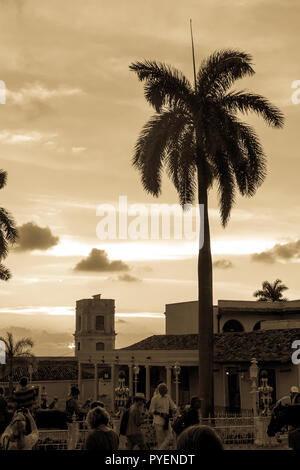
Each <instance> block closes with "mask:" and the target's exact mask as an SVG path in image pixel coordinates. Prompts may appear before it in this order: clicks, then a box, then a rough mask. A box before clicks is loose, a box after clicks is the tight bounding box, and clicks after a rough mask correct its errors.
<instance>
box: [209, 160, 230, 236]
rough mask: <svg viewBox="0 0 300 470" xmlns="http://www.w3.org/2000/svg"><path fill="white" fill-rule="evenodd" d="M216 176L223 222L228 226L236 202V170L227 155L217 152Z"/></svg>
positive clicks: (215, 162) (215, 161)
mask: <svg viewBox="0 0 300 470" xmlns="http://www.w3.org/2000/svg"><path fill="white" fill-rule="evenodd" d="M214 167H215V168H214V169H215V178H216V180H217V183H218V193H219V206H220V214H221V222H222V225H223V227H225V226H226V224H227V222H228V220H229V217H230V212H231V209H232V206H233V205H234V202H235V182H234V172H233V169H232V166H231V163H230V161H229V160H228V158H227V156H226V155H224V154H222V153H221V152H217V153H216V155H215V158H214Z"/></svg>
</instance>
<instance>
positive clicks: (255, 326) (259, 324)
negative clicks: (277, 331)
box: [253, 321, 261, 331]
mask: <svg viewBox="0 0 300 470" xmlns="http://www.w3.org/2000/svg"><path fill="white" fill-rule="evenodd" d="M260 329H261V322H260V321H258V322H256V323H255V325H254V327H253V331H257V330H260Z"/></svg>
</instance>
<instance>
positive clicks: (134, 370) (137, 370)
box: [133, 365, 140, 395]
mask: <svg viewBox="0 0 300 470" xmlns="http://www.w3.org/2000/svg"><path fill="white" fill-rule="evenodd" d="M133 373H134V394H135V395H136V392H137V383H138V375H139V373H140V368H139V366H138V365H135V366H134V367H133Z"/></svg>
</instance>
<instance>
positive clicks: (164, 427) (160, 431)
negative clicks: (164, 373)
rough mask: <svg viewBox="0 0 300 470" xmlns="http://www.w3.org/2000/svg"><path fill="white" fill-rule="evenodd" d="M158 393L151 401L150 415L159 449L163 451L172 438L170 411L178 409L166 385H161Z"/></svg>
mask: <svg viewBox="0 0 300 470" xmlns="http://www.w3.org/2000/svg"><path fill="white" fill-rule="evenodd" d="M157 392H158V393H155V394H154V395H153V398H152V400H151V404H150V409H149V412H150V414H152V415H153V424H154V427H155V432H156V439H157V449H160V450H163V449H164V448H165V447H166V445H167V444H168V441H169V440H170V437H171V433H172V430H171V424H170V421H169V419H170V410H172V412H174V413H175V412H176V411H177V407H176V405H175V403H174V402H173V400H172V399H171V398H170V396H169V395H168V387H167V385H166V384H165V383H161V384H159V386H158V387H157Z"/></svg>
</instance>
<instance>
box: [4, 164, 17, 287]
mask: <svg viewBox="0 0 300 470" xmlns="http://www.w3.org/2000/svg"><path fill="white" fill-rule="evenodd" d="M6 182H7V173H6V171H4V170H0V189H2V188H3V187H4V186H5V185H6ZM17 237H18V232H17V228H16V224H15V221H14V219H13V218H12V216H11V215H10V213H9V212H8V211H7V210H6V209H4V208H3V207H0V261H2V260H3V259H4V258H6V256H7V255H8V246H9V244H11V245H12V244H14V243H15V242H16V240H17ZM10 278H11V273H10V271H9V269H7V268H6V267H5V266H4V265H3V264H2V263H0V280H2V281H8V279H10Z"/></svg>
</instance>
